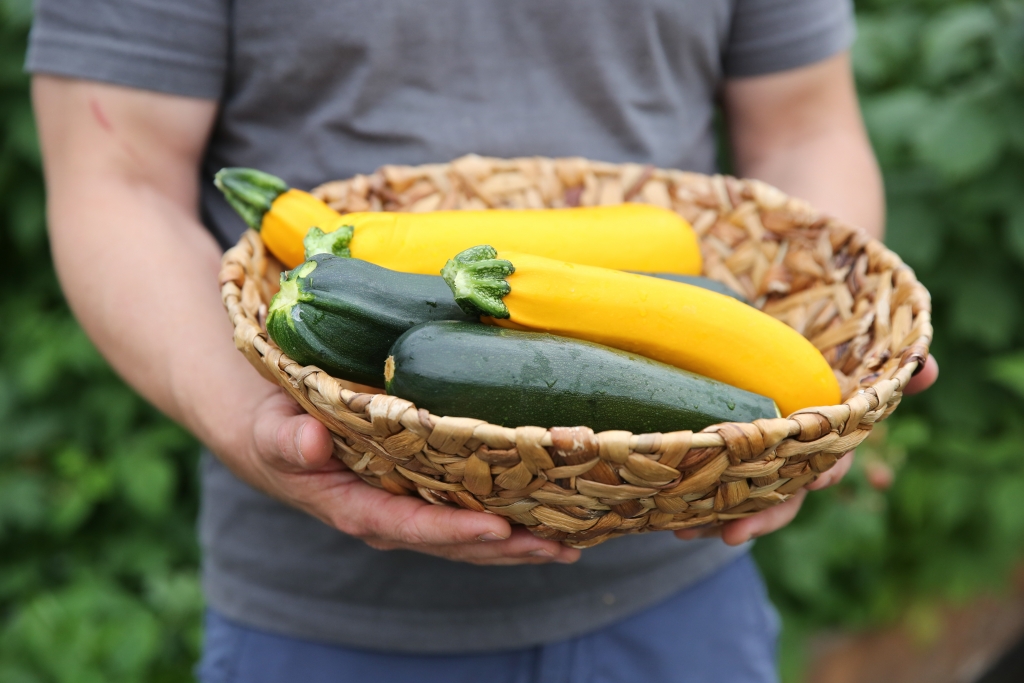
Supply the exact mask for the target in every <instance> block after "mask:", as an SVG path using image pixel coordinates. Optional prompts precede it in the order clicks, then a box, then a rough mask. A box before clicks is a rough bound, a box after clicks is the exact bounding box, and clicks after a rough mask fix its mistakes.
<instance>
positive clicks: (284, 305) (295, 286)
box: [267, 261, 316, 328]
mask: <svg viewBox="0 0 1024 683" xmlns="http://www.w3.org/2000/svg"><path fill="white" fill-rule="evenodd" d="M315 269H316V261H306V262H305V263H303V264H302V265H301V266H299V267H298V268H295V269H293V270H289V271H287V272H284V273H281V289H279V290H278V292H277V294H275V295H274V298H273V299H271V301H270V308H268V309H267V319H268V320H269V319H270V318H271V317H276V316H278V315H284V316H287V318H288V322H289V324H290V325H291V326H292V327H293V328H294V326H295V323H294V321H293V318H292V315H293V311H294V310H295V304H297V303H299V302H300V301H310V300H312V299H313V296H312V295H311V294H308V293H306V292H303V291H302V289H300V288H299V279H300V278H303V277H305V276H307V275H309V274H310V273H312V272H313V271H314V270H315ZM296 313H297V311H296Z"/></svg>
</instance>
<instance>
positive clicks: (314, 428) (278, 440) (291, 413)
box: [253, 393, 334, 470]
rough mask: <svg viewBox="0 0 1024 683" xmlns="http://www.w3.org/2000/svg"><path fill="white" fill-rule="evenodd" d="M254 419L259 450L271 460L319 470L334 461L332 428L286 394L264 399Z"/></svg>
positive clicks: (286, 466) (290, 465) (254, 433)
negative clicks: (330, 430)
mask: <svg viewBox="0 0 1024 683" xmlns="http://www.w3.org/2000/svg"><path fill="white" fill-rule="evenodd" d="M254 421H255V423H254V427H253V439H254V442H255V447H256V452H257V453H259V454H260V455H261V456H262V457H263V458H264V460H266V461H267V462H269V463H271V464H273V465H276V466H278V467H282V466H283V467H285V468H288V469H299V470H317V469H321V468H323V467H324V466H326V465H327V464H328V463H330V462H331V456H332V454H333V451H334V443H333V441H332V440H331V434H330V432H328V431H327V428H326V427H324V426H323V425H322V424H321V423H320V421H319V420H317V419H316V418H314V417H311V416H310V415H307V414H306V413H305V412H303V410H302V408H300V407H299V405H298V404H297V403H295V401H293V400H292V399H291V398H289V397H288V396H286V395H285V394H283V393H278V394H274V395H273V396H271V397H269V398H268V399H267V400H266V401H264V402H263V403H261V404H260V405H259V406H258V407H257V409H256V415H255V416H254Z"/></svg>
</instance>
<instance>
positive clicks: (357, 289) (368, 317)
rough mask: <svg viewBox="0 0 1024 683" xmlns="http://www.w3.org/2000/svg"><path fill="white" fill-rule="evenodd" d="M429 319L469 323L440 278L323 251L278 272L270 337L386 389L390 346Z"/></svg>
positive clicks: (333, 371)
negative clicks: (386, 366)
mask: <svg viewBox="0 0 1024 683" xmlns="http://www.w3.org/2000/svg"><path fill="white" fill-rule="evenodd" d="M429 320H469V318H468V316H466V314H465V313H463V312H462V309H460V308H459V307H458V305H457V304H456V303H455V300H454V299H453V298H452V293H451V290H449V289H448V285H446V284H445V282H444V280H442V279H441V278H440V277H437V276H434V275H414V274H410V273H398V272H395V271H393V270H388V269H386V268H381V267H380V266H375V265H373V264H372V263H367V262H366V261H360V260H359V259H354V258H342V257H337V256H330V255H327V254H318V255H316V256H314V257H312V258H311V259H310V260H308V261H306V262H305V263H303V264H302V265H301V266H299V267H298V268H295V269H294V270H291V271H289V272H287V273H283V274H282V275H281V291H280V292H278V293H277V294H276V295H275V296H274V299H273V301H271V303H270V309H269V311H268V312H267V334H269V335H270V338H271V339H273V340H274V342H275V343H276V344H277V345H278V346H280V347H281V350H282V351H284V352H285V353H287V354H288V355H289V356H290V357H291V358H292V359H294V360H295V361H297V362H299V363H302V364H303V365H315V366H317V367H318V368H320V369H321V370H324V371H326V372H327V373H328V374H330V375H333V376H334V377H338V378H340V379H346V380H351V381H353V382H359V383H360V384H368V385H370V386H374V387H381V388H383V386H384V376H383V374H382V369H383V367H384V361H385V359H386V358H387V356H388V350H389V349H390V348H391V345H392V344H394V342H395V340H396V339H398V337H399V336H400V335H401V334H402V333H403V332H405V331H406V330H408V329H409V328H410V327H412V326H413V325H418V324H419V323H423V322H427V321H429Z"/></svg>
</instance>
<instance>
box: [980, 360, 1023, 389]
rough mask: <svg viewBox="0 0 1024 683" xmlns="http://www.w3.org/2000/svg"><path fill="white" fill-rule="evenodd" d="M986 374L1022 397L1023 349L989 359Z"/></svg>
mask: <svg viewBox="0 0 1024 683" xmlns="http://www.w3.org/2000/svg"><path fill="white" fill-rule="evenodd" d="M988 374H989V378H990V379H992V380H993V381H995V382H998V383H999V384H1001V385H1002V386H1004V387H1006V388H1007V389H1009V390H1010V391H1013V392H1016V393H1017V394H1018V395H1019V396H1021V397H1022V398H1024V351H1017V352H1014V353H1008V354H1005V355H1002V356H998V357H996V358H993V359H991V360H990V361H989V363H988Z"/></svg>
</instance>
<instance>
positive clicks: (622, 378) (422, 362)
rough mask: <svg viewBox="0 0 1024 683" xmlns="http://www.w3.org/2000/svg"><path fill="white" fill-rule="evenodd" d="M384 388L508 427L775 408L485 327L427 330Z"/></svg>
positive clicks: (700, 382)
mask: <svg viewBox="0 0 1024 683" xmlns="http://www.w3.org/2000/svg"><path fill="white" fill-rule="evenodd" d="M385 377H386V379H387V382H386V386H385V389H386V390H387V392H388V393H389V394H392V395H394V396H399V397H401V398H404V399H407V400H409V401H412V402H413V403H415V404H416V406H417V407H419V408H425V409H426V410H429V411H430V412H432V413H434V414H436V415H449V416H453V417H475V418H478V419H481V420H486V421H488V422H491V423H493V424H500V425H504V426H506V427H517V426H525V425H529V426H538V427H559V426H561V427H571V426H577V425H585V426H588V427H590V428H591V429H593V430H594V431H595V432H600V431H605V430H609V429H624V430H627V431H631V432H633V433H635V434H640V433H647V432H670V431H678V430H685V429H690V430H699V429H703V428H704V427H707V426H709V425H713V424H717V423H719V422H750V421H751V420H755V419H757V418H769V417H778V414H779V413H778V409H777V408H776V407H775V403H774V402H773V401H772V400H771V399H769V398H766V397H764V396H758V395H757V394H752V393H750V392H749V391H743V390H742V389H737V388H735V387H732V386H729V385H726V384H722V383H721V382H716V381H714V380H711V379H708V378H706V377H701V376H700V375H694V374H692V373H689V372H686V371H684V370H680V369H678V368H675V367H672V366H669V365H665V364H663V363H658V362H655V361H653V360H650V359H648V358H644V357H642V356H637V355H635V354H631V353H625V352H623V351H618V350H615V349H610V348H608V347H605V346H600V345H598V344H592V343H590V342H584V341H579V340H576V339H568V338H565V337H558V336H555V335H551V334H543V333H539V332H520V331H517V330H508V329H504V328H500V327H492V326H490V325H474V324H471V323H461V322H431V323H424V324H422V325H417V326H416V327H413V328H412V329H410V330H409V331H408V332H406V333H405V334H403V335H402V336H401V337H399V339H398V341H397V342H395V345H394V346H393V347H392V348H391V356H390V358H389V359H388V362H387V365H386V366H385Z"/></svg>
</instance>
